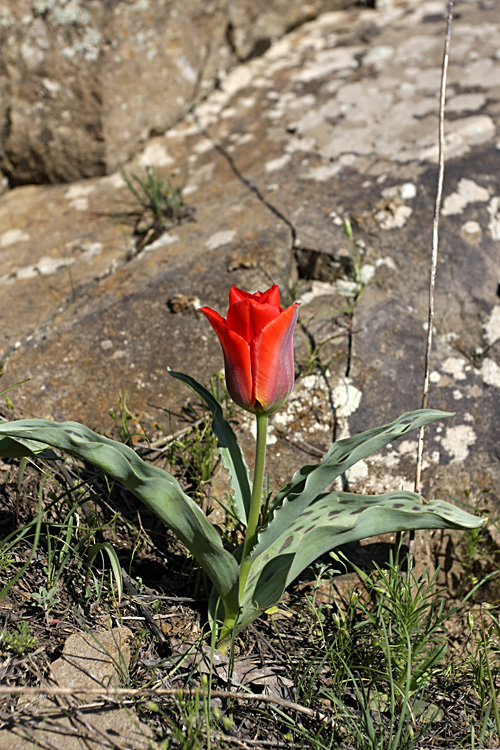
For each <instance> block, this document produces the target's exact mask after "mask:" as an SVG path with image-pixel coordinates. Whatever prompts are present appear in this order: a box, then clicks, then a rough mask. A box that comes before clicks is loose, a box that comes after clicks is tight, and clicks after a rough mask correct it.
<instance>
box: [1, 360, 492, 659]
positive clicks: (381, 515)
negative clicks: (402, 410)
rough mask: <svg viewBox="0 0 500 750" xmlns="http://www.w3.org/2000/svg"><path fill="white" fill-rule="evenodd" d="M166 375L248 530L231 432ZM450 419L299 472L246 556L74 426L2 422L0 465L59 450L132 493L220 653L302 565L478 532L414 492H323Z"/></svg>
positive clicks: (134, 461) (147, 472) (123, 457)
mask: <svg viewBox="0 0 500 750" xmlns="http://www.w3.org/2000/svg"><path fill="white" fill-rule="evenodd" d="M171 374H172V375H173V376H174V377H176V378H179V379H181V380H183V381H184V382H186V383H187V384H188V385H190V386H191V387H192V388H193V389H194V390H195V391H196V392H197V393H198V394H199V395H200V396H201V398H202V399H203V400H204V401H205V402H206V404H207V406H208V408H209V409H210V410H211V412H212V415H213V429H214V433H215V434H216V436H217V439H218V447H219V451H220V453H221V456H222V460H223V463H224V465H225V466H226V468H227V469H228V471H229V473H230V475H231V481H232V487H233V490H234V508H235V509H236V512H237V514H238V516H239V520H240V521H241V523H242V525H243V527H245V526H246V522H247V519H250V518H252V517H253V515H255V514H254V512H253V510H252V511H251V506H252V508H253V502H254V499H255V497H257V496H258V494H259V492H260V489H259V488H254V490H255V491H254V492H252V488H251V484H250V480H249V475H248V468H247V465H246V463H245V460H244V457H243V455H242V453H241V450H240V448H239V446H238V443H237V440H236V436H235V433H234V432H233V430H232V428H231V426H230V425H229V423H228V422H227V421H226V420H225V419H224V417H223V413H222V408H221V406H220V404H219V403H218V402H217V400H216V399H215V398H214V397H213V396H212V394H210V393H209V392H208V391H207V390H206V389H205V388H203V386H201V385H199V384H198V383H196V381H194V380H193V379H192V378H190V377H188V376H186V375H181V374H180V373H171ZM264 416H265V415H264ZM448 416H451V415H449V414H448V413H446V412H440V411H432V410H419V411H414V412H410V413H408V414H404V415H403V416H401V417H399V418H398V419H396V420H395V421H394V422H391V423H390V424H388V425H385V426H383V427H379V428H376V429H371V430H367V431H366V432H363V433H361V434H360V435H356V436H354V437H350V438H347V439H345V440H340V441H338V442H337V443H335V444H334V445H333V446H332V448H331V449H330V450H329V451H328V453H327V454H326V456H325V457H324V459H323V460H322V461H320V462H319V463H318V464H314V465H308V466H304V467H303V468H302V469H300V470H299V471H298V472H296V474H295V475H294V476H293V478H292V480H291V481H290V483H289V484H288V485H286V486H285V487H284V488H283V489H282V490H281V491H280V492H278V493H277V495H276V497H275V498H274V500H273V501H272V502H271V505H270V508H271V511H270V515H269V519H268V521H267V523H266V524H265V525H264V526H260V527H258V528H257V529H256V531H254V530H252V531H251V532H250V528H249V529H248V531H249V532H250V536H249V535H248V534H247V539H246V543H245V545H244V547H243V550H242V547H241V546H239V547H237V548H235V549H232V550H227V549H225V548H224V546H223V542H222V538H221V536H220V535H219V533H218V532H217V530H216V529H215V528H214V527H213V526H212V524H211V523H210V521H209V520H208V519H207V517H206V516H205V514H204V513H203V512H202V511H201V510H200V508H199V507H198V505H197V504H196V503H195V502H194V501H193V500H192V499H191V498H189V497H188V496H187V495H186V494H185V493H184V492H183V490H182V488H181V487H180V485H179V483H178V482H177V480H176V479H175V478H174V477H172V476H171V475H170V474H168V473H167V472H165V471H163V470H162V469H159V468H157V467H154V466H151V465H150V464H147V463H146V462H145V461H143V460H142V459H141V458H140V457H139V456H138V455H137V454H136V453H135V451H134V450H133V449H132V448H130V447H128V446H126V445H123V444H122V443H119V442H116V441H114V440H110V439H109V438H105V437H102V436H101V435H98V434H96V433H95V432H92V430H89V429H88V428H86V427H84V426H82V425H80V424H78V423H76V422H63V423H60V424H57V423H53V422H50V421H46V420H37V419H27V420H20V421H16V422H4V423H0V457H22V456H29V457H34V456H35V455H37V454H38V455H39V454H40V453H41V452H42V455H43V456H44V458H53V457H55V456H56V454H55V453H54V452H53V451H52V450H50V449H53V448H56V449H60V450H62V451H64V452H66V453H69V454H71V455H73V456H75V457H77V458H79V459H81V460H83V461H86V462H88V463H90V464H92V465H93V466H95V467H97V468H98V469H100V470H101V471H103V472H104V473H105V474H107V475H108V476H110V477H112V478H113V479H115V480H116V481H118V482H120V483H121V484H123V485H124V486H125V487H126V488H127V489H129V490H130V492H132V493H133V494H134V495H135V496H136V497H137V498H138V499H139V500H141V501H142V502H143V503H144V504H145V505H146V506H147V507H148V508H150V510H152V511H153V512H154V513H155V514H156V515H157V516H158V517H159V518H160V519H161V520H162V521H163V522H164V523H165V524H166V525H167V526H168V527H169V528H170V529H171V530H172V531H173V532H174V533H175V534H176V535H177V536H178V538H179V540H180V541H181V542H182V543H183V544H184V545H185V547H186V548H187V549H188V550H189V551H190V552H191V553H192V555H193V556H194V557H195V558H196V560H197V561H198V563H199V564H200V566H201V567H202V568H203V570H204V571H205V573H206V574H207V576H208V577H209V578H210V580H211V582H212V584H213V586H214V593H213V595H212V597H211V599H210V617H211V621H212V623H213V625H214V626H215V627H220V630H219V644H218V647H219V648H220V650H225V649H226V648H227V646H228V644H229V642H230V640H231V638H232V637H234V635H235V634H236V633H237V632H239V631H240V630H242V629H243V628H244V627H245V626H246V625H248V624H249V623H250V622H252V620H254V619H256V618H257V617H259V616H260V615H261V614H262V612H263V611H264V610H266V609H268V608H269V607H271V606H273V605H275V604H276V603H277V602H278V601H279V600H280V598H281V596H282V594H283V592H284V590H285V588H286V587H287V586H288V585H289V584H290V583H291V582H292V581H293V580H294V579H295V578H296V577H297V576H298V575H299V574H300V573H301V572H302V571H303V570H304V569H305V568H306V567H307V566H308V565H310V564H311V563H312V562H313V561H314V560H315V559H316V558H318V557H319V556H320V555H323V554H324V553H326V552H328V551H330V550H332V549H334V548H335V547H337V546H339V545H341V544H345V543H347V542H353V541H358V540H360V539H364V538H366V537H370V536H374V535H377V534H384V533H388V532H396V531H407V530H413V529H444V528H452V529H473V528H477V527H479V526H481V524H482V523H483V521H482V520H481V519H480V518H478V517H476V516H473V515H471V514H470V513H467V512H465V511H463V510H461V509H459V508H457V507H455V506H453V505H451V504H450V503H447V502H444V501H441V500H436V501H433V502H430V503H424V501H423V500H422V498H421V497H419V496H418V495H416V494H415V493H412V492H403V491H398V492H390V493H387V494H384V495H378V496H364V495H355V494H350V493H346V492H332V491H327V490H328V489H330V487H331V485H332V482H333V481H334V480H335V479H337V478H338V477H339V476H340V475H341V474H342V473H343V472H345V471H346V470H347V469H348V468H350V467H351V466H353V465H354V464H355V463H356V462H358V461H360V460H361V459H363V458H366V457H367V456H369V455H370V454H371V453H373V452H374V451H376V450H378V449H380V448H382V447H383V446H385V445H387V444H388V443H391V442H393V441H394V440H395V439H396V438H398V437H401V436H402V435H405V434H407V433H408V432H409V431H411V430H415V429H418V428H419V427H421V426H422V425H426V424H429V423H431V422H434V421H436V420H441V419H444V418H446V417H448ZM265 418H266V419H267V417H265ZM261 421H262V420H261ZM262 434H264V435H265V431H262ZM264 439H265V438H264ZM261 447H262V446H261ZM261 447H260V448H258V452H259V451H261ZM259 473H262V472H259ZM258 481H259V482H260V478H259V480H258ZM252 523H253V522H251V523H250V525H252ZM249 539H250V541H251V543H249V542H248V540H249Z"/></svg>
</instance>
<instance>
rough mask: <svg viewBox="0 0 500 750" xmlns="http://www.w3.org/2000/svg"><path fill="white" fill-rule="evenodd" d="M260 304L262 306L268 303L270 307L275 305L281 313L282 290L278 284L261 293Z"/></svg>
mask: <svg viewBox="0 0 500 750" xmlns="http://www.w3.org/2000/svg"><path fill="white" fill-rule="evenodd" d="M259 294H260V297H259V302H260V303H261V304H262V303H263V302H266V303H267V304H268V305H274V307H277V308H278V310H279V311H280V312H281V306H280V288H279V286H278V285H277V284H273V285H272V287H271V288H270V289H266V291H265V292H262V293H261V292H259Z"/></svg>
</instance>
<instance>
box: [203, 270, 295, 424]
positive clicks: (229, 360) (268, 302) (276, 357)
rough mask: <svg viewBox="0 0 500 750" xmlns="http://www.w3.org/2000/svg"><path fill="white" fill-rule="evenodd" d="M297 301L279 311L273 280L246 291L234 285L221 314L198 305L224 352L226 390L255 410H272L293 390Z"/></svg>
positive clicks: (235, 398)
mask: <svg viewBox="0 0 500 750" xmlns="http://www.w3.org/2000/svg"><path fill="white" fill-rule="evenodd" d="M298 306H299V303H298V302H295V304H293V305H291V307H287V309H286V310H282V309H281V307H280V292H279V288H278V286H277V285H276V284H273V286H272V287H271V288H270V289H268V290H267V291H265V292H255V294H250V293H249V292H245V291H243V290H242V289H237V288H236V287H235V286H233V287H232V289H231V290H230V292H229V309H228V311H227V318H226V319H224V318H223V317H222V316H221V315H219V313H217V312H215V310H211V309H210V308H209V307H202V308H201V312H202V313H203V314H204V315H205V317H206V318H208V320H209V322H210V324H211V326H212V328H213V329H214V331H215V333H216V334H217V336H218V337H219V341H220V343H221V346H222V350H223V352H224V365H225V374H226V385H227V389H228V391H229V395H230V396H231V398H232V399H233V401H235V402H236V403H237V404H238V405H239V406H242V407H243V409H246V410H247V411H251V412H253V413H254V414H272V413H273V412H275V411H277V410H278V409H279V408H280V407H281V406H283V404H284V403H285V401H286V400H287V398H288V396H289V395H290V393H291V390H292V388H293V383H294V364H293V332H294V330H295V326H296V324H297V316H298Z"/></svg>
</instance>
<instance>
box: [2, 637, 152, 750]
mask: <svg viewBox="0 0 500 750" xmlns="http://www.w3.org/2000/svg"><path fill="white" fill-rule="evenodd" d="M132 638H133V635H132V632H131V631H130V630H129V629H128V628H114V629H113V630H112V631H109V632H95V633H76V634H74V635H71V636H69V638H68V639H67V640H66V642H65V644H64V648H63V653H62V656H61V657H60V658H59V659H57V660H56V661H55V662H54V663H53V665H52V679H51V683H50V686H51V687H54V686H57V687H60V688H63V689H64V688H71V689H73V690H79V691H80V693H79V699H78V700H77V699H76V698H75V697H68V696H67V695H66V694H64V693H61V694H60V695H58V696H57V697H54V698H53V697H50V698H48V697H43V696H42V697H40V696H39V697H37V698H35V699H30V698H28V697H26V696H24V697H23V698H22V699H21V701H20V702H21V703H22V706H23V712H22V714H20V715H19V716H18V717H17V721H16V723H15V726H14V728H12V729H9V728H6V729H2V730H1V731H0V748H1V750H30V748H33V747H39V748H51V750H99V748H102V747H103V746H108V742H113V743H119V744H120V747H123V746H124V745H125V744H126V746H127V747H129V748H132V749H133V750H147V748H150V747H152V746H153V742H152V732H151V730H150V729H149V727H147V726H146V725H145V724H143V723H142V722H140V721H139V719H137V717H135V716H134V714H133V713H132V712H131V711H130V710H129V709H126V708H117V707H116V706H114V705H109V706H108V708H107V709H101V710H97V709H95V708H94V709H90V710H89V709H88V708H85V709H83V705H84V703H93V702H95V695H92V694H90V695H87V698H88V700H87V699H85V693H83V692H81V691H83V690H84V689H95V688H99V687H100V686H102V687H104V688H108V687H109V686H111V685H119V684H120V682H122V681H123V678H124V676H125V675H126V674H127V671H128V666H129V663H130V642H131V641H132ZM31 714H32V715H31Z"/></svg>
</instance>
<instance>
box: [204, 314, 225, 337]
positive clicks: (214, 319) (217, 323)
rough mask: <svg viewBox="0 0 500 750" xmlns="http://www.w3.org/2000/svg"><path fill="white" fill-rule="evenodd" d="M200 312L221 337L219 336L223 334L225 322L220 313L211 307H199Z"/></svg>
mask: <svg viewBox="0 0 500 750" xmlns="http://www.w3.org/2000/svg"><path fill="white" fill-rule="evenodd" d="M200 312H202V313H203V315H204V316H205V317H206V318H207V320H208V322H209V323H210V325H211V326H212V328H213V329H214V331H215V333H216V334H217V336H218V337H219V339H220V338H221V336H224V331H225V330H226V328H227V324H226V321H225V320H224V318H223V317H222V315H219V313H218V312H216V311H215V310H212V308H211V307H200Z"/></svg>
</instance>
